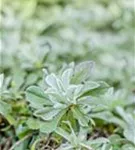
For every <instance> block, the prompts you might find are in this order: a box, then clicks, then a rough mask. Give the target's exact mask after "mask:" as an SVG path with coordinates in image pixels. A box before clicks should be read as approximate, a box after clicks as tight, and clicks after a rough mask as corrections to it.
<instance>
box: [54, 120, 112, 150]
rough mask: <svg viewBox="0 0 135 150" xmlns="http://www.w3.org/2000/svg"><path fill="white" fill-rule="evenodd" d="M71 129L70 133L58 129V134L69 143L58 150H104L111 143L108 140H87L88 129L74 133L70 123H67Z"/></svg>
mask: <svg viewBox="0 0 135 150" xmlns="http://www.w3.org/2000/svg"><path fill="white" fill-rule="evenodd" d="M64 123H65V124H67V125H68V126H69V128H70V131H69V132H68V131H66V130H64V129H62V128H61V127H58V128H57V129H56V133H57V134H59V135H60V136H62V137H63V138H64V139H66V140H67V142H65V143H63V144H61V146H60V147H59V148H58V149H57V150H73V149H74V150H95V149H96V150H99V149H100V150H103V148H105V146H106V145H107V144H108V143H109V142H110V141H109V140H108V139H106V138H97V139H89V140H88V139H87V129H84V128H81V129H80V131H79V132H78V133H76V132H75V131H74V129H73V128H72V126H71V123H70V122H69V121H65V122H64Z"/></svg>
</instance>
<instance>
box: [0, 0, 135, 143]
mask: <svg viewBox="0 0 135 150" xmlns="http://www.w3.org/2000/svg"><path fill="white" fill-rule="evenodd" d="M0 12H1V13H0V17H1V24H0V32H1V49H0V56H1V57H0V73H4V76H5V79H4V80H5V81H4V82H5V84H4V87H3V88H4V90H5V91H6V94H4V95H3V96H2V99H3V101H8V103H10V104H11V108H10V109H9V111H10V113H11V114H12V116H14V119H16V125H15V126H16V128H17V131H16V134H17V135H20V133H19V132H23V129H24V133H26V132H27V130H26V129H25V127H23V125H22V124H23V123H24V122H25V119H26V118H27V115H29V114H30V112H29V110H28V109H27V107H26V102H25V101H24V99H25V97H24V91H25V89H26V88H27V87H28V86H29V85H31V84H36V85H37V84H38V85H41V86H42V76H43V72H42V69H43V68H46V69H47V70H48V71H49V72H52V71H53V72H57V70H58V69H60V67H62V66H64V65H65V64H67V63H69V62H72V61H75V62H76V63H78V62H81V61H84V60H92V61H94V62H95V68H94V70H93V73H92V76H91V78H92V79H93V80H104V81H106V82H107V83H109V84H110V85H111V86H114V87H115V89H124V90H126V91H127V93H128V94H127V95H128V97H130V98H131V97H132V98H133V99H134V92H135V68H134V67H135V59H134V58H135V51H134V48H135V37H134V26H135V17H134V2H133V0H13V1H11V0H3V1H2V2H1V6H0ZM7 93H8V94H7ZM11 100H12V101H11ZM134 104H135V102H134ZM132 113H133V114H134V116H135V112H134V111H132ZM18 116H19V117H18ZM2 119H3V118H2ZM4 120H5V119H4ZM9 120H10V121H11V122H14V121H13V118H12V119H11V118H10V117H9ZM9 120H8V121H9ZM10 121H9V122H10ZM4 122H5V121H4ZM6 124H7V123H6ZM20 124H21V125H20ZM4 126H5V125H4ZM20 126H21V127H20ZM11 132H13V131H12V130H9V131H8V132H7V133H6V134H9V135H10V134H13V133H11ZM4 134H5V133H4ZM21 134H22V133H21ZM6 136H7V137H8V135H6ZM6 136H5V137H6ZM0 139H1V137H0ZM14 140H15V139H14ZM0 141H1V140H0ZM3 141H4V139H3Z"/></svg>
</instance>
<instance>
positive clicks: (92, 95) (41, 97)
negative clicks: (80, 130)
mask: <svg viewBox="0 0 135 150" xmlns="http://www.w3.org/2000/svg"><path fill="white" fill-rule="evenodd" d="M93 65H94V63H93V62H92V61H86V62H82V63H80V64H78V65H76V66H75V64H74V63H71V64H70V65H69V66H67V67H66V68H65V69H63V70H62V73H60V74H59V75H56V74H54V73H51V74H48V75H47V76H46V77H45V83H46V85H47V87H46V89H42V88H40V87H38V86H30V87H29V88H28V89H27V90H26V99H27V100H28V102H29V103H30V106H31V108H32V109H33V115H34V116H35V117H37V118H38V120H39V119H40V120H42V121H44V123H43V122H42V123H39V124H40V125H39V128H40V129H41V130H42V131H43V132H47V133H48V132H52V131H54V130H55V129H56V127H57V126H58V124H59V122H60V120H61V119H62V118H64V119H66V116H67V114H68V113H70V114H71V116H70V118H73V120H77V121H78V123H79V125H80V126H82V127H88V126H89V123H90V122H91V123H93V124H94V122H93V120H92V119H91V118H90V117H89V115H88V114H87V113H88V112H89V111H90V110H91V109H92V107H91V103H89V102H90V101H91V100H93V99H96V98H97V97H96V96H98V95H100V93H102V94H103V93H104V90H106V88H108V85H107V84H105V83H104V82H94V81H91V80H90V75H91V70H92V68H93ZM97 93H98V94H97ZM31 119H32V118H31ZM31 121H32V120H30V122H31ZM28 122H29V121H28ZM37 122H38V121H37ZM30 124H31V123H30ZM30 124H29V125H30ZM41 124H42V125H41ZM48 127H49V128H48ZM30 128H32V127H31V126H30Z"/></svg>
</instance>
